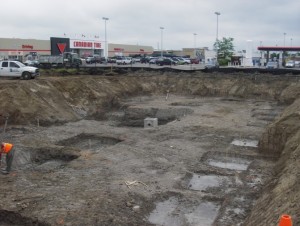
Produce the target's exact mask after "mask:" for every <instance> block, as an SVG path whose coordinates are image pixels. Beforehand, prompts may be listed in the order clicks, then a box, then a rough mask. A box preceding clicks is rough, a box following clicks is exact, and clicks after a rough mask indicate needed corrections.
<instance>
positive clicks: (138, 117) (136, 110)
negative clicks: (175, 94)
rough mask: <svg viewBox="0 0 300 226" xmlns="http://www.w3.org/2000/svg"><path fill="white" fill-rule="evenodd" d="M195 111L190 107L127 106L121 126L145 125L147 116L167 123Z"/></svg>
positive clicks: (161, 122)
mask: <svg viewBox="0 0 300 226" xmlns="http://www.w3.org/2000/svg"><path fill="white" fill-rule="evenodd" d="M193 112H194V111H193V109H190V108H175V107H173V108H172V107H169V108H154V107H152V108H146V107H145V108H142V107H135V106H131V107H128V108H126V110H125V111H124V114H123V117H122V118H121V122H120V123H119V125H120V126H128V127H144V120H145V119H146V118H156V119H157V121H158V125H159V126H160V125H165V124H167V123H169V122H172V121H175V120H180V119H181V118H184V117H185V116H187V115H189V114H192V113H193Z"/></svg>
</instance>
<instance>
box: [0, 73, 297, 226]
mask: <svg viewBox="0 0 300 226" xmlns="http://www.w3.org/2000/svg"><path fill="white" fill-rule="evenodd" d="M156 79H157V78H155V80H154V81H152V80H151V79H150V80H149V81H148V82H149V83H153V84H160V83H164V82H165V83H167V84H168V85H167V86H166V87H172V88H169V89H168V91H167V93H165V92H164V91H162V90H160V91H159V92H158V93H157V94H152V95H141V94H140V95H137V96H136V95H133V94H134V92H135V91H133V93H132V94H131V95H130V96H131V97H129V96H128V94H126V95H125V96H126V97H120V96H119V97H118V98H117V99H116V98H115V97H112V98H110V97H109V98H108V97H107V96H106V97H105V98H104V99H103V100H105V99H106V100H108V102H105V101H104V103H102V104H103V106H105V108H103V109H101V110H99V107H96V108H93V107H91V106H92V104H91V103H88V104H87V105H86V106H89V108H90V112H89V110H88V108H87V107H86V106H83V105H82V102H84V100H82V101H80V102H81V103H80V104H79V102H78V103H77V106H76V105H75V102H74V100H73V103H72V107H71V109H73V111H74V112H75V114H74V115H75V116H76V117H79V118H77V119H76V120H74V116H73V115H72V114H73V113H72V114H71V113H68V114H69V116H68V117H70V120H66V118H67V116H66V115H64V116H63V117H65V119H63V121H68V123H62V122H60V123H58V124H53V126H51V127H41V126H38V127H37V126H36V125H30V126H25V125H24V126H19V127H18V126H12V127H10V128H7V132H6V134H5V138H7V137H9V136H10V137H12V138H13V140H15V141H16V143H17V146H18V152H17V153H16V156H15V167H14V168H15V171H14V172H13V174H12V175H13V176H12V178H10V179H8V178H4V177H1V178H0V180H3V181H2V182H5V180H8V182H9V183H7V184H6V186H5V187H4V190H5V191H6V192H7V193H6V194H5V196H4V195H2V196H1V197H0V198H1V200H2V201H1V205H0V224H1V225H4V226H6V225H14V226H17V225H42V226H43V225H174V226H181V225H190V226H193V225H217V226H218V225H222V226H226V225H228V226H230V225H250V226H251V225H254V224H253V222H256V223H255V225H266V223H267V222H268V224H269V225H272V224H270V222H272V223H274V225H275V224H276V222H275V221H277V219H278V217H279V215H278V214H279V213H281V211H282V209H280V208H278V209H276V211H275V212H276V214H277V215H275V214H274V215H273V216H271V217H269V218H268V219H265V220H264V221H262V222H263V223H259V221H258V220H257V219H256V218H254V219H253V213H255V211H267V208H265V209H263V208H264V207H263V205H262V209H260V206H257V204H256V203H261V202H262V198H264V197H265V196H266V194H267V193H270V192H272V191H273V189H274V187H276V182H274V178H276V177H278V172H276V170H275V171H274V169H277V168H278V162H280V161H281V160H280V154H278V152H275V153H272V152H266V151H261V150H260V148H261V147H262V146H264V145H265V146H266V145H273V144H272V142H271V141H270V139H271V138H270V134H274V133H276V131H270V130H269V129H268V128H272V127H271V126H272V124H273V123H274V122H279V121H280V120H281V117H282V115H284V114H287V113H284V111H285V109H286V105H285V103H284V101H281V103H280V104H279V102H278V101H276V100H275V98H274V97H272V98H271V94H270V93H272V92H273V91H274V93H276V92H277V91H278V90H276V89H278V85H277V86H276V87H271V88H270V91H268V92H267V93H268V94H266V93H265V89H266V87H265V84H263V88H262V90H261V93H265V94H266V95H267V96H266V97H265V98H262V97H260V98H258V99H257V98H255V97H257V92H258V91H257V89H256V90H255V92H256V93H255V95H252V94H251V93H244V94H242V93H241V91H238V90H241V89H243V90H245V89H246V88H245V87H244V88H237V87H235V88H233V87H231V88H230V89H231V91H230V89H229V88H224V87H223V88H222V89H223V90H222V91H220V90H221V89H220V90H219V91H216V90H214V91H211V92H212V93H214V94H213V95H208V92H210V91H207V90H208V89H213V88H212V87H210V85H211V84H209V83H205V82H204V81H202V84H201V87H202V88H201V90H202V91H200V88H193V87H192V86H191V84H189V85H187V83H194V84H195V81H190V80H189V78H187V79H186V80H185V81H184V83H186V84H185V85H184V86H183V85H182V83H183V81H182V80H181V81H176V79H175V80H174V81H171V80H172V78H170V77H167V79H166V81H159V79H158V80H156ZM121 80H122V79H121ZM177 80H178V79H177ZM225 80H226V79H225ZM250 80H251V79H250ZM97 82H99V81H97ZM130 82H132V80H130V79H129V82H128V83H130ZM231 82H232V80H231V79H229V80H226V81H223V84H226V83H227V84H228V83H231ZM107 83H111V81H109V82H107ZM122 83H123V84H122V86H125V85H124V84H125V81H124V80H123V81H122ZM176 83H177V87H176ZM217 83H219V84H216V87H220V84H221V82H220V81H218V82H217ZM153 84H152V85H153ZM171 84H172V85H171ZM203 84H205V85H206V88H203V86H205V85H203ZM52 85H53V86H55V85H54V83H53V84H52ZM56 85H57V84H56ZM94 85H95V84H94ZM131 85H132V84H131ZM140 85H142V86H144V87H143V88H144V89H146V92H145V93H148V94H149V90H150V89H149V87H148V88H147V87H146V86H147V85H149V84H147V82H141V81H138V82H137V84H135V85H134V86H140ZM256 85H257V84H256ZM287 86H288V85H287V84H286V83H284V85H282V87H283V88H282V89H284V88H286V87H287ZM184 87H186V88H188V89H190V90H189V91H188V92H187V93H186V92H183V93H181V92H180V91H178V92H177V93H175V92H174V90H176V89H178V90H183V89H184ZM208 87H210V88H208ZM69 88H70V87H69ZM73 88H74V87H73ZM86 88H87V87H86ZM101 88H103V85H101ZM108 88H109V86H108V87H107V89H108ZM57 89H58V90H60V89H62V87H59V86H57ZM140 89H141V88H140V87H139V88H137V87H134V88H133V90H138V93H141V91H140ZM128 90H129V88H126V92H129V91H128ZM165 90H167V89H165ZM172 90H173V93H172ZM232 90H235V91H237V94H235V93H231V95H229V93H230V92H233V91H232ZM275 91H276V92H275ZM63 92H64V96H65V97H66V96H70V94H66V93H67V92H70V93H71V90H69V91H68V90H67V88H66V87H64V91H63ZM72 92H73V91H72ZM93 92H95V91H93ZM113 92H114V91H113ZM121 92H122V91H121ZM153 92H154V91H153ZM156 92H157V91H156ZM203 92H204V93H205V96H204V95H199V94H198V93H203ZM162 93H163V94H166V95H162ZM216 93H218V95H216ZM224 93H226V95H224V96H222V95H220V94H224ZM114 95H116V93H114ZM276 98H278V93H276ZM74 99H75V98H74ZM92 99H94V100H95V103H96V99H95V98H92ZM287 99H288V98H287ZM70 101H71V100H70V99H68V100H67V103H68V104H70ZM77 101H78V100H77ZM48 104H49V102H48ZM74 106H75V107H74ZM74 109H82V111H84V112H86V114H84V115H83V114H79V113H78V112H76V111H75V110H74ZM296 109H297V108H296ZM69 110H70V109H67V108H66V111H69ZM88 112H89V113H88ZM89 114H90V115H89ZM97 114H99V115H97ZM39 117H41V116H40V115H39ZM46 117H48V116H45V118H46ZM146 118H151V119H157V121H158V125H157V126H155V125H152V124H151V125H150V124H148V125H147V128H144V127H145V119H146ZM99 119H101V120H99ZM43 120H46V119H43ZM55 120H56V119H55ZM46 121H47V120H46ZM47 123H49V122H47ZM47 123H46V124H47ZM28 128H30V129H28ZM32 128H33V129H32ZM295 130H296V129H294V130H293V132H292V131H289V133H287V135H286V136H285V139H286V140H287V139H288V137H289V135H291V134H292V133H295ZM265 131H268V133H267V134H269V135H266V132H265ZM262 137H263V138H264V139H263V138H262ZM266 137H268V138H266ZM269 148H270V147H269ZM281 167H282V166H281ZM6 182H7V181H6ZM12 183H13V184H14V189H13V191H9V189H10V188H11V187H10V186H11V185H12ZM16 194H18V195H17V197H16V198H12V197H14V196H15V195H16ZM4 203H8V207H5V205H4ZM270 203H271V202H270ZM273 205H277V204H276V203H275V204H273ZM297 208H298V207H297V204H296V207H295V208H294V209H297ZM287 209H289V208H287ZM294 209H293V210H291V213H294V212H293V211H294ZM256 216H258V217H262V216H260V215H259V213H258V214H257V215H256ZM293 216H294V217H295V215H293ZM251 217H252V218H251Z"/></svg>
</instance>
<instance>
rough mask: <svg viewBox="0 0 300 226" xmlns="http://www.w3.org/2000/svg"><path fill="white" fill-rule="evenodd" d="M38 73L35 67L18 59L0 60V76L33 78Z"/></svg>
mask: <svg viewBox="0 0 300 226" xmlns="http://www.w3.org/2000/svg"><path fill="white" fill-rule="evenodd" d="M39 75H40V71H39V69H38V68H36V67H30V66H26V65H24V64H22V63H21V62H19V61H14V60H4V61H0V77H15V78H21V79H26V80H27V79H34V78H36V77H37V76H39Z"/></svg>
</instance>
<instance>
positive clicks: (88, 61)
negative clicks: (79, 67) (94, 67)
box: [85, 57, 96, 64]
mask: <svg viewBox="0 0 300 226" xmlns="http://www.w3.org/2000/svg"><path fill="white" fill-rule="evenodd" d="M85 62H86V63H87V64H94V63H95V62H96V60H95V58H94V57H87V58H86V59H85Z"/></svg>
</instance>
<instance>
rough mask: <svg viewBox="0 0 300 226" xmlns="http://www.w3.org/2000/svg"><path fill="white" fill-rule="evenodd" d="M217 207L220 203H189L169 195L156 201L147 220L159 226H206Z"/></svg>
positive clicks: (212, 220)
mask: <svg viewBox="0 0 300 226" xmlns="http://www.w3.org/2000/svg"><path fill="white" fill-rule="evenodd" d="M219 209H220V205H217V204H216V203H213V202H203V203H200V204H199V205H198V204H194V205H191V204H190V203H181V202H179V201H178V199H177V198H175V197H171V198H169V199H168V200H166V201H163V202H160V203H157V205H156V208H155V210H154V211H153V212H151V213H150V215H149V217H148V221H149V222H150V223H152V224H155V225H159V226H181V225H187V226H208V225H212V223H213V222H214V220H215V218H216V216H217V214H218V211H219Z"/></svg>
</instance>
